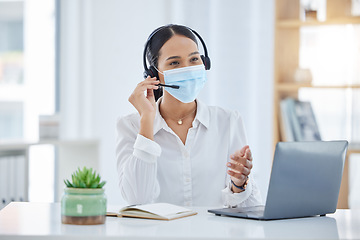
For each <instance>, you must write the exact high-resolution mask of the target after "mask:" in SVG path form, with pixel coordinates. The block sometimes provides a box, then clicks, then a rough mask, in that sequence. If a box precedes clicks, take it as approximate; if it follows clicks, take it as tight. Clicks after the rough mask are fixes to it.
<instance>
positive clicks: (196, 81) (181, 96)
mask: <svg viewBox="0 0 360 240" xmlns="http://www.w3.org/2000/svg"><path fill="white" fill-rule="evenodd" d="M159 72H160V71H159ZM160 73H161V74H163V75H164V80H165V84H168V85H177V86H179V89H174V88H166V91H167V92H168V93H170V94H171V95H172V96H173V97H174V98H176V99H178V100H179V101H181V102H183V103H189V102H192V101H194V100H195V99H196V97H197V96H198V94H199V93H200V91H201V89H202V88H203V87H204V85H205V83H206V81H207V78H206V72H205V67H204V65H202V64H201V65H196V66H191V67H183V68H176V69H171V70H167V71H164V72H163V73H162V72H160Z"/></svg>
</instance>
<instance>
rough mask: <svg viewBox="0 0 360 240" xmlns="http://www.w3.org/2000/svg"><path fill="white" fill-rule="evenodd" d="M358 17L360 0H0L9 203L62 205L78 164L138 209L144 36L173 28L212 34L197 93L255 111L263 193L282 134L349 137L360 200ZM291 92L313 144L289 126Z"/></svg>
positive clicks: (2, 161) (1, 148) (286, 137)
mask: <svg viewBox="0 0 360 240" xmlns="http://www.w3.org/2000/svg"><path fill="white" fill-rule="evenodd" d="M359 16H360V1H359V0H312V1H311V0H291V1H287V0H276V1H275V0H271V1H261V0H252V1H245V0H228V1H221V0H183V1H179V0H152V1H146V0H132V1H125V0H105V1H104V0H0V198H1V204H2V205H0V208H1V207H3V206H5V205H6V204H8V203H9V202H10V201H38V202H53V201H59V200H60V198H61V195H62V191H63V188H64V183H63V179H64V178H69V177H70V174H71V173H72V172H73V171H75V169H76V168H77V167H78V166H79V167H82V166H90V167H93V168H95V169H96V170H97V171H98V172H99V173H100V174H101V176H102V179H104V180H106V181H107V184H106V185H105V188H106V195H107V197H108V202H109V203H110V204H117V205H125V204H126V203H125V202H124V200H123V199H122V197H121V193H120V190H119V187H118V177H117V171H116V158H115V144H116V128H115V127H116V120H117V118H118V117H120V116H123V115H127V114H129V113H132V112H134V111H135V109H134V108H133V107H132V105H131V104H130V103H129V102H128V100H127V99H128V97H129V95H130V94H131V92H132V91H133V89H134V88H135V86H136V84H137V83H138V82H140V81H142V79H143V71H144V69H143V63H142V54H143V47H144V44H145V42H146V40H147V38H148V36H149V34H150V33H151V32H152V31H153V30H154V29H155V28H157V27H159V26H161V25H165V24H169V23H177V24H184V25H187V26H189V27H191V28H193V29H194V30H196V31H197V32H198V33H199V34H200V35H201V36H202V37H203V39H204V40H205V42H206V45H207V48H208V51H209V56H210V58H211V61H212V68H211V70H210V71H208V72H207V74H208V82H207V84H206V87H205V88H204V89H203V91H202V92H201V94H200V96H199V98H200V99H201V100H202V101H204V102H205V103H207V104H209V105H217V106H221V107H224V108H228V109H235V110H238V111H239V112H240V113H241V115H242V116H243V119H244V123H245V128H246V132H247V138H248V144H249V145H250V147H251V149H252V152H253V155H254V159H255V160H254V165H255V166H254V171H253V174H254V176H255V178H256V180H257V183H258V185H259V188H260V191H261V193H262V196H263V201H265V199H266V192H267V188H268V183H269V176H270V171H271V165H272V159H273V151H274V146H275V144H276V142H278V141H299V140H335V139H346V140H348V141H349V142H350V143H351V151H350V154H348V158H347V163H348V164H347V165H346V168H345V170H346V174H347V175H346V179H345V180H344V179H343V185H344V184H345V185H344V186H342V197H341V198H342V201H343V203H342V204H343V205H342V206H341V207H344V208H347V207H351V208H359V207H360V196H359V195H360V193H359V190H356V189H360V186H359V185H360V179H359V177H358V176H357V174H356V173H357V171H359V169H360V166H359V160H360V159H359V153H360V151H359V149H360V148H359V144H358V143H359V142H360V90H359V86H360V17H359ZM200 51H202V48H200ZM289 99H292V101H293V102H294V103H295V105H296V104H297V105H296V106H298V107H296V108H294V109H295V110H296V111H295V113H294V114H295V115H296V114H297V117H298V118H299V121H300V123H301V126H300V127H301V130H302V135H301V136H302V138H299V137H298V136H297V135H296V134H297V132H296V131H295V130H292V129H293V128H292V127H291V126H293V125H291V126H290V125H287V124H286V116H287V115H286V114H289V112H288V111H287V110H286V111H285V110H284V109H285V108H282V107H281V106H285V103H286V101H287V100H289ZM301 103H309V104H308V105H306V106H310V108H309V107H308V108H307V110H306V109H305V110H304V108H300V106H303V105H301ZM309 109H310V110H309ZM299 121H298V122H299ZM308 126H310V127H308ZM289 129H290V130H289ZM294 129H296V128H294ZM309 129H310V130H309ZM314 132H315V133H317V134H314ZM315 135H316V138H314V136H315ZM304 136H310V138H306V137H304ZM14 189H15V190H14ZM19 189H20V190H19ZM344 189H345V190H344ZM344 191H345V192H344Z"/></svg>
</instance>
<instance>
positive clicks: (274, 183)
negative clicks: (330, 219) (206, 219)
mask: <svg viewBox="0 0 360 240" xmlns="http://www.w3.org/2000/svg"><path fill="white" fill-rule="evenodd" d="M347 146H348V142H347V141H317V142H279V143H278V144H277V145H276V149H275V154H274V161H273V166H272V171H271V177H270V183H269V189H268V194H267V199H266V203H265V206H256V207H249V208H221V209H211V210H208V212H210V213H215V214H216V215H224V216H232V217H241V218H251V219H260V220H271V219H283V218H297V217H308V216H315V215H320V216H325V215H326V214H328V213H334V212H335V211H336V206H337V201H338V197H339V190H340V184H341V178H342V173H343V168H344V163H345V156H346V151H347Z"/></svg>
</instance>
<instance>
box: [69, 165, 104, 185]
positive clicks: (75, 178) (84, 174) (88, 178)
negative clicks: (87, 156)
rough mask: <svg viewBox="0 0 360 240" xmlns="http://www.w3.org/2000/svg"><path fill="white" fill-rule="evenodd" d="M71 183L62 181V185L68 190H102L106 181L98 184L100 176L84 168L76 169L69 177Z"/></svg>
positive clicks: (90, 169)
mask: <svg viewBox="0 0 360 240" xmlns="http://www.w3.org/2000/svg"><path fill="white" fill-rule="evenodd" d="M71 180H72V183H71V182H70V181H69V180H64V183H65V185H66V186H67V187H69V188H71V187H72V188H102V187H103V186H104V185H105V183H106V181H102V182H101V183H100V180H101V179H100V175H99V174H96V171H93V169H92V168H86V167H84V168H83V169H82V170H81V169H80V168H78V169H77V170H76V171H75V172H74V173H73V174H72V175H71Z"/></svg>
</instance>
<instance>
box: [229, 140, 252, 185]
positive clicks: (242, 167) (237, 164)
mask: <svg viewBox="0 0 360 240" xmlns="http://www.w3.org/2000/svg"><path fill="white" fill-rule="evenodd" d="M226 166H227V167H228V168H229V169H228V174H229V175H230V176H231V177H232V179H233V181H234V182H235V181H236V182H237V183H239V182H240V183H243V182H244V181H245V180H246V177H247V176H249V175H250V173H251V169H252V167H253V163H252V154H251V151H250V147H249V146H248V145H246V146H244V147H243V148H242V149H241V150H238V151H236V152H235V153H234V154H232V155H231V156H230V161H229V162H227V164H226Z"/></svg>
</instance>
